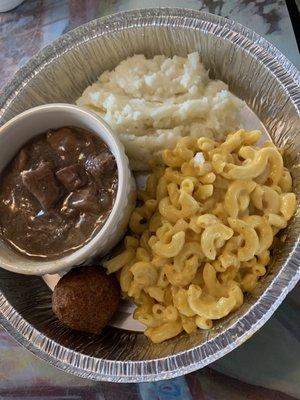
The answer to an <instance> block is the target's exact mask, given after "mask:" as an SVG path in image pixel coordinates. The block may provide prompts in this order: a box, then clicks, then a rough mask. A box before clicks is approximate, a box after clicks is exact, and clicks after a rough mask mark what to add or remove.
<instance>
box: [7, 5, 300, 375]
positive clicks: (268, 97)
mask: <svg viewBox="0 0 300 400" xmlns="http://www.w3.org/2000/svg"><path fill="white" fill-rule="evenodd" d="M195 50H196V51H199V53H200V56H201V59H202V61H203V62H204V64H205V66H206V68H208V69H209V70H210V74H211V76H212V77H217V78H219V79H222V80H224V81H225V82H227V83H228V84H229V87H230V90H231V91H232V92H233V93H234V94H236V95H237V96H239V97H240V98H242V99H243V100H245V101H246V102H247V104H248V106H250V107H251V108H252V110H254V111H255V113H256V114H257V116H258V117H259V118H260V120H261V121H262V123H263V124H264V125H265V127H266V128H267V130H268V132H269V134H270V136H271V138H272V140H274V142H275V143H276V145H277V146H285V147H286V156H285V162H286V165H287V166H288V167H289V169H290V171H291V173H292V175H293V179H294V190H295V192H296V193H297V195H298V198H299V185H300V173H299V148H300V141H299V134H300V122H299V103H300V89H299V85H300V77H299V73H298V71H297V70H296V69H295V68H294V67H293V65H292V64H291V63H290V62H289V61H288V60H287V59H286V58H285V57H284V56H283V55H282V54H281V53H280V52H279V51H278V50H277V49H276V48H274V47H273V46H272V45H271V44H270V43H268V42H267V41H266V40H264V39H263V38H261V37H260V36H258V35H257V34H255V33H253V32H252V31H250V30H249V29H246V28H244V27H243V26H241V25H239V24H237V23H235V22H233V21H229V20H228V19H225V18H221V17H217V16H214V15H211V14H205V13H200V12H196V11H189V10H182V9H152V10H151V9H149V10H139V11H131V12H126V13H121V14H116V15H113V16H109V17H104V18H101V19H99V20H95V21H92V22H90V23H88V24H86V25H84V26H82V27H80V28H77V29H76V30H74V31H72V32H70V33H68V34H66V35H64V36H63V37H61V38H60V39H59V40H57V41H56V42H54V43H53V44H52V45H50V46H48V47H46V48H45V49H44V50H43V51H42V52H40V53H39V54H38V55H36V56H35V57H34V58H33V59H32V60H31V61H30V62H29V63H28V64H27V65H26V66H25V67H23V68H22V69H21V70H20V71H19V72H18V73H17V74H16V76H15V77H14V78H13V80H12V81H11V82H10V83H9V85H7V86H6V88H5V89H4V93H3V95H2V96H1V100H0V103H1V114H0V116H1V120H0V122H1V124H3V123H4V122H6V121H8V120H9V119H10V118H12V117H13V116H15V115H17V114H18V113H20V112H22V111H24V110H25V109H28V108H29V107H33V106H36V105H40V104H43V103H49V102H74V101H75V100H76V99H77V98H78V96H79V95H80V94H81V93H82V91H83V90H84V89H85V88H86V87H87V86H88V85H89V84H91V83H92V82H93V81H95V80H96V78H97V77H98V76H99V75H100V74H101V72H103V71H104V70H105V69H108V68H113V67H115V66H116V65H117V64H118V63H119V62H120V61H121V60H123V59H124V58H126V57H127V56H131V55H133V54H136V53H144V54H145V55H146V56H148V57H152V56H153V55H155V54H165V55H168V56H171V55H173V54H178V55H186V54H187V53H189V52H192V51H195ZM299 226H300V220H299V215H296V216H295V217H294V218H293V220H292V221H291V222H290V224H289V226H288V228H287V229H286V230H285V232H284V235H285V236H286V239H285V241H278V243H277V244H276V246H275V249H274V253H273V257H272V262H271V265H270V266H269V268H268V274H267V276H265V277H264V278H263V279H262V280H261V281H260V283H259V285H258V286H257V288H256V289H255V292H254V293H253V295H251V296H249V297H246V299H245V303H244V304H243V306H242V307H241V308H240V309H239V310H238V311H237V312H235V313H234V314H231V315H229V316H228V317H227V318H225V319H224V320H221V321H219V322H218V323H217V324H216V325H215V327H214V328H213V329H212V330H210V331H201V330H198V331H197V332H196V333H194V334H192V335H191V336H188V335H185V334H182V335H180V336H179V337H176V338H174V339H172V340H169V341H167V342H165V343H162V344H159V345H154V344H152V343H150V342H149V341H148V339H147V338H146V337H145V336H144V335H143V334H142V333H137V332H133V331H126V330H119V329H117V328H114V327H107V328H105V329H104V330H103V332H102V334H101V335H99V336H89V335H84V334H80V333H76V332H73V331H71V330H69V329H68V328H66V327H64V326H62V325H61V324H60V323H59V321H58V320H57V319H56V318H55V317H54V316H53V314H52V311H51V291H50V289H49V288H48V287H47V286H46V285H45V283H44V282H43V281H42V279H41V278H40V277H35V276H21V275H16V274H13V273H11V272H8V271H5V270H1V271H0V321H1V323H2V325H3V326H4V327H5V328H6V329H7V330H8V331H9V332H10V333H11V334H12V335H13V336H14V337H15V338H16V339H17V340H18V341H19V342H20V343H21V344H23V345H24V346H25V347H27V348H28V349H29V350H31V351H32V352H33V353H34V354H36V355H38V356H39V357H41V358H43V359H44V360H46V361H48V362H49V363H51V364H53V365H55V366H57V367H59V368H61V369H63V370H65V371H67V372H71V373H74V374H76V375H79V376H82V377H86V378H91V379H96V380H106V381H116V382H138V381H153V380H160V379H165V378H172V377H175V376H178V375H181V374H184V373H188V372H191V371H193V370H196V369H198V368H201V367H203V366H205V365H207V364H209V363H211V362H212V361H214V360H216V359H218V358H220V357H222V356H223V355H225V354H226V353H228V352H230V351H231V350H233V349H234V348H235V347H237V346H239V345H240V344H242V343H243V342H244V341H245V340H247V339H248V338H249V337H250V336H251V335H252V334H253V333H254V332H255V331H256V330H257V329H259V328H260V327H261V326H262V325H263V324H264V323H265V322H266V321H267V320H268V319H269V318H270V316H271V315H272V314H273V312H274V311H275V310H276V308H277V307H278V306H279V304H280V303H281V302H282V300H283V299H284V297H285V296H286V294H287V293H288V292H289V290H291V289H292V288H293V287H294V285H295V284H296V282H297V281H298V279H299V276H300V270H299V264H300V254H299Z"/></svg>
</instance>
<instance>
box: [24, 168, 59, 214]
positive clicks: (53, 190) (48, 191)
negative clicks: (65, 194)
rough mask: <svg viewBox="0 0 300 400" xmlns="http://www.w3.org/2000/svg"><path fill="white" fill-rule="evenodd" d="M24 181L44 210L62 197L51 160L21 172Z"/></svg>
mask: <svg viewBox="0 0 300 400" xmlns="http://www.w3.org/2000/svg"><path fill="white" fill-rule="evenodd" d="M21 178H22V183H23V185H24V187H25V188H26V189H27V190H28V192H29V193H31V194H32V195H33V196H34V197H35V198H36V199H37V200H38V201H39V203H40V205H41V208H42V209H43V210H49V209H50V208H51V207H53V206H54V205H55V203H56V202H57V201H58V199H59V197H60V190H59V186H58V185H57V183H56V180H55V176H54V173H53V170H52V165H51V163H50V162H43V161H42V162H41V163H40V164H39V166H38V167H37V168H35V169H30V170H28V171H22V172H21Z"/></svg>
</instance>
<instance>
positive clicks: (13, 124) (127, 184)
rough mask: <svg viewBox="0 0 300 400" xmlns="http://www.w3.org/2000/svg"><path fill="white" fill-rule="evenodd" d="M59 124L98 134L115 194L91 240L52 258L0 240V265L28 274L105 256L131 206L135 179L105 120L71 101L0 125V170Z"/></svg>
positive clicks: (124, 224) (121, 230) (120, 232)
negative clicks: (112, 166) (112, 165)
mask: <svg viewBox="0 0 300 400" xmlns="http://www.w3.org/2000/svg"><path fill="white" fill-rule="evenodd" d="M63 126H76V127H77V128H83V129H86V130H88V131H90V132H93V133H94V134H95V135H97V136H99V137H100V138H101V139H102V140H103V141H104V142H105V143H106V144H107V146H108V148H109V149H110V151H111V152H112V154H113V155H114V157H115V159H116V163H117V169H118V186H117V195H116V199H115V202H114V205H113V207H112V210H111V212H110V214H109V216H108V218H107V220H106V222H105V223H104V225H103V226H102V227H101V229H100V230H99V231H98V232H96V233H95V234H94V235H93V237H92V239H91V240H89V241H88V242H87V243H86V244H84V245H83V246H82V247H80V248H79V249H78V250H76V251H73V252H71V253H69V254H66V255H64V256H63V257H60V258H56V259H54V260H51V259H50V260H48V259H47V258H46V259H41V258H34V257H26V256H24V255H23V254H21V253H17V252H15V251H14V250H13V249H12V248H11V247H10V246H7V245H6V244H5V243H4V242H1V241H0V267H2V268H5V269H7V270H9V271H12V272H18V273H20V274H29V275H44V274H53V273H55V272H65V271H68V270H69V269H70V268H72V267H73V266H78V265H81V264H83V263H85V262H87V261H88V260H92V259H93V258H95V257H96V256H101V255H105V254H106V253H107V252H108V251H109V250H111V249H112V248H113V247H114V246H115V245H116V244H117V243H118V241H119V240H120V239H121V238H122V236H124V234H125V232H126V228H127V224H128V221H129V218H130V215H131V212H132V210H133V208H134V206H135V181H134V178H133V176H132V173H131V171H130V168H129V162H128V158H127V156H126V154H125V151H124V146H123V144H122V143H121V142H120V141H119V139H118V137H117V136H116V135H115V134H114V133H113V132H112V130H111V129H110V127H109V126H108V125H107V124H106V122H105V121H104V120H103V119H102V118H100V117H99V116H98V115H97V114H95V113H93V112H92V111H89V110H85V109H83V108H81V107H78V106H74V105H72V104H63V103H53V104H46V105H42V106H38V107H34V108H31V109H29V110H27V111H24V112H23V113H21V114H18V115H16V116H15V117H14V118H12V119H11V120H10V121H8V122H7V123H6V124H5V125H4V126H2V127H0V172H1V171H2V170H3V168H5V166H6V165H7V164H8V163H9V162H10V161H11V160H12V159H13V157H14V156H15V155H16V154H17V152H18V151H19V150H20V148H21V147H22V146H24V144H25V143H27V142H28V141H29V140H31V139H33V138H34V137H35V136H37V135H39V134H40V133H43V132H46V131H48V130H49V129H57V128H60V127H63Z"/></svg>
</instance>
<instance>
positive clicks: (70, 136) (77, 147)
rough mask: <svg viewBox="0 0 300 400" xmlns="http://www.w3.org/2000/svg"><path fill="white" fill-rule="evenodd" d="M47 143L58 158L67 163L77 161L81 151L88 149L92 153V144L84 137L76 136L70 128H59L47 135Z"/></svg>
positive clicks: (90, 140) (89, 139)
mask: <svg viewBox="0 0 300 400" xmlns="http://www.w3.org/2000/svg"><path fill="white" fill-rule="evenodd" d="M47 142H48V143H49V144H50V146H51V147H52V149H53V150H54V151H55V152H56V153H57V154H58V155H59V157H60V158H61V159H62V160H64V161H67V162H72V163H75V162H77V161H78V158H79V156H80V154H81V153H82V150H83V149H85V148H88V149H89V150H90V151H94V143H93V141H92V139H91V138H89V137H87V136H86V135H82V136H80V135H78V134H76V133H75V132H74V131H72V129H70V128H60V129H58V130H56V131H49V132H48V133H47Z"/></svg>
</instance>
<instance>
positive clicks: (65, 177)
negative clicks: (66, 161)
mask: <svg viewBox="0 0 300 400" xmlns="http://www.w3.org/2000/svg"><path fill="white" fill-rule="evenodd" d="M56 177H57V178H58V180H59V181H60V182H61V183H62V184H63V185H64V187H65V188H66V189H67V190H68V191H69V192H72V191H73V190H76V189H79V188H80V187H82V186H84V185H86V183H87V176H86V173H85V171H84V169H83V167H82V166H81V165H80V164H72V165H69V166H68V167H64V168H62V169H60V170H58V171H57V172H56Z"/></svg>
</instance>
